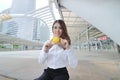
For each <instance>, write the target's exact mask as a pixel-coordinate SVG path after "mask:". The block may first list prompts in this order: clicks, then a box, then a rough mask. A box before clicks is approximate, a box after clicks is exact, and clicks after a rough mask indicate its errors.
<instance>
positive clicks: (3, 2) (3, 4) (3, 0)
mask: <svg viewBox="0 0 120 80" xmlns="http://www.w3.org/2000/svg"><path fill="white" fill-rule="evenodd" d="M11 4H12V0H0V12H1V11H3V10H5V9H8V8H10V7H11Z"/></svg>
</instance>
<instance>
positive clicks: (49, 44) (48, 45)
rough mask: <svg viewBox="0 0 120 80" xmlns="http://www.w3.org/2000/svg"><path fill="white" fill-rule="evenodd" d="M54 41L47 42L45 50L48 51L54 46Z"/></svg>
mask: <svg viewBox="0 0 120 80" xmlns="http://www.w3.org/2000/svg"><path fill="white" fill-rule="evenodd" d="M52 46H53V45H52V42H51V41H49V42H47V43H46V44H45V47H44V51H45V52H46V53H47V52H48V51H49V49H50V48H51V47H52Z"/></svg>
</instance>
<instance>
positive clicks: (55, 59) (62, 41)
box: [35, 20, 77, 80]
mask: <svg viewBox="0 0 120 80" xmlns="http://www.w3.org/2000/svg"><path fill="white" fill-rule="evenodd" d="M52 31H53V36H57V37H59V42H58V43H57V44H55V43H53V42H52V40H49V41H47V42H46V43H45V44H44V46H43V48H42V51H41V53H40V57H39V63H40V64H43V63H44V62H46V63H47V66H48V68H47V69H45V70H44V72H43V74H42V75H41V76H40V77H39V78H37V79H35V80H69V73H68V71H67V68H66V65H67V62H69V65H70V66H71V67H73V68H75V67H76V66H77V58H76V56H75V54H74V51H73V49H72V48H71V46H70V45H71V40H70V37H69V35H68V33H67V28H66V25H65V23H64V21H63V20H56V21H55V22H54V23H53V26H52Z"/></svg>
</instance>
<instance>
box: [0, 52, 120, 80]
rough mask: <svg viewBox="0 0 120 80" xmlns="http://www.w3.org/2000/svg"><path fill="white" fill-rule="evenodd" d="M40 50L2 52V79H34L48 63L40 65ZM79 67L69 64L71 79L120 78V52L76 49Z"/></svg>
mask: <svg viewBox="0 0 120 80" xmlns="http://www.w3.org/2000/svg"><path fill="white" fill-rule="evenodd" d="M39 53H40V51H39V50H33V51H9V52H0V80H33V79H34V78H37V77H39V76H40V75H41V74H42V72H43V69H44V68H46V65H39V64H38V61H37V58H38V56H39ZM76 55H77V57H78V59H79V64H78V66H77V68H75V69H72V68H70V67H69V66H68V71H69V74H70V80H120V54H118V53H115V52H109V53H108V52H107V53H106V52H101V51H100V52H86V51H81V50H76Z"/></svg>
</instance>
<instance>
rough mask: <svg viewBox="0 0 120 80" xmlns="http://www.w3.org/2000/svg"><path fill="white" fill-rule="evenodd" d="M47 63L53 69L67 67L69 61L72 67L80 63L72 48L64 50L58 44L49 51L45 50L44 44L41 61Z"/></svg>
mask: <svg viewBox="0 0 120 80" xmlns="http://www.w3.org/2000/svg"><path fill="white" fill-rule="evenodd" d="M45 62H46V63H47V66H48V67H49V68H52V69H58V68H62V67H66V65H67V62H68V63H69V65H70V66H71V67H72V68H75V67H76V66H77V64H78V60H77V57H76V55H75V53H74V50H73V49H72V48H70V49H67V50H64V49H63V48H61V47H60V46H58V45H57V44H55V45H53V46H52V47H51V48H50V49H49V51H48V53H46V52H45V51H44V46H43V48H42V51H41V52H40V56H39V63H40V64H43V63H45Z"/></svg>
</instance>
